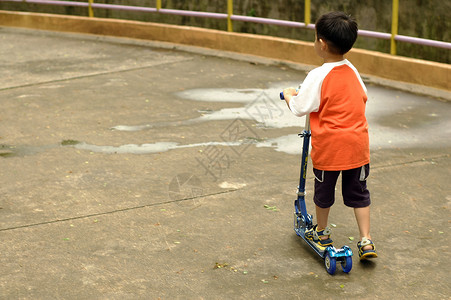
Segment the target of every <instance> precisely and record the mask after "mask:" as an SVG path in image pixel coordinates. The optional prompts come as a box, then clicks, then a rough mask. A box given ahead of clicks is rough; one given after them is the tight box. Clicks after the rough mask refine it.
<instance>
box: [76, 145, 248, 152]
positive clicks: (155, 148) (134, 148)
mask: <svg viewBox="0 0 451 300" xmlns="http://www.w3.org/2000/svg"><path fill="white" fill-rule="evenodd" d="M242 144H243V143H241V142H236V143H235V142H208V143H197V144H187V145H180V144H178V143H174V142H158V143H153V144H141V145H137V144H127V145H121V146H97V145H91V144H87V143H78V144H76V145H73V147H74V148H76V149H80V150H87V151H91V152H97V153H107V154H151V153H161V152H166V151H169V150H174V149H183V148H195V147H206V146H240V145H242Z"/></svg>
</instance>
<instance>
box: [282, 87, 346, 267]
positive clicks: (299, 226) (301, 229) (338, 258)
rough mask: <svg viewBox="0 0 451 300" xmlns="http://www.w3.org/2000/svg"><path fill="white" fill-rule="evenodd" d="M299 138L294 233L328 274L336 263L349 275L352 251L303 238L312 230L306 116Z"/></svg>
mask: <svg viewBox="0 0 451 300" xmlns="http://www.w3.org/2000/svg"><path fill="white" fill-rule="evenodd" d="M280 99H281V100H284V99H285V98H284V95H283V92H281V93H280ZM299 136H300V137H301V138H302V139H303V146H302V160H301V174H300V178H299V186H298V191H297V199H296V200H295V201H294V208H295V211H294V231H295V232H296V234H297V235H298V236H300V237H301V238H302V239H303V240H304V241H305V242H306V243H307V244H308V245H309V246H310V247H311V248H312V249H313V250H314V251H315V252H316V253H317V254H318V255H319V256H320V257H321V258H323V259H324V265H325V266H326V270H327V272H328V273H329V274H331V275H333V274H335V270H336V268H337V262H339V263H341V267H342V269H343V272H345V273H349V272H350V271H351V269H352V250H351V248H349V247H348V246H346V245H345V246H343V247H341V248H339V249H337V248H335V247H334V246H327V247H323V246H320V245H318V244H317V243H314V242H313V241H312V240H309V239H308V238H306V237H305V232H306V231H307V230H309V229H311V228H313V226H314V224H313V222H312V219H313V216H312V215H310V214H308V213H307V207H306V205H305V194H306V193H305V183H306V175H307V163H308V155H309V146H310V137H311V131H310V117H309V115H307V116H306V119H305V128H304V130H303V131H302V133H300V134H299Z"/></svg>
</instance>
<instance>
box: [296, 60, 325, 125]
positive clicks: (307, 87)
mask: <svg viewBox="0 0 451 300" xmlns="http://www.w3.org/2000/svg"><path fill="white" fill-rule="evenodd" d="M326 74H327V73H326ZM324 77H325V75H324V70H323V68H321V67H319V68H316V69H314V70H312V71H310V72H309V73H308V75H307V77H306V78H305V80H304V82H303V83H302V85H301V88H300V89H299V93H298V94H297V95H296V96H293V97H292V98H291V101H290V110H291V112H292V113H293V114H295V115H296V116H298V117H302V116H305V115H307V114H309V113H311V112H315V111H318V109H319V105H320V100H321V86H322V84H323V80H324Z"/></svg>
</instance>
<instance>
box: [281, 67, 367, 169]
mask: <svg viewBox="0 0 451 300" xmlns="http://www.w3.org/2000/svg"><path fill="white" fill-rule="evenodd" d="M312 72H313V73H312ZM312 72H311V73H312V77H313V78H308V77H309V76H310V73H309V75H308V76H307V78H306V80H304V83H303V84H302V86H301V89H300V90H299V94H298V95H297V96H296V97H293V98H292V101H293V100H295V103H293V105H291V103H290V108H291V109H292V111H293V110H294V111H293V112H295V113H296V112H299V111H300V110H302V109H301V108H300V107H302V106H304V107H308V108H307V111H306V113H308V112H310V127H311V131H312V153H311V157H312V162H313V166H314V167H315V168H316V169H318V170H325V171H339V170H349V169H354V168H358V167H361V166H363V165H365V164H367V163H369V162H370V151H369V137H368V123H367V121H366V117H365V104H366V101H367V99H368V98H367V95H366V87H365V85H364V84H363V82H362V80H361V78H360V75H359V74H358V72H357V70H356V69H355V68H354V66H352V64H351V63H350V62H349V61H347V60H344V61H341V62H338V63H327V64H324V65H323V66H321V67H319V68H317V69H315V70H313V71H312ZM313 79H314V80H313ZM318 81H319V83H318ZM304 84H307V85H306V86H304ZM303 90H304V91H307V90H308V91H307V92H305V93H304V96H303V94H302V93H303ZM312 90H313V92H312ZM296 102H297V103H296ZM299 102H301V103H302V102H303V103H302V104H301V105H299ZM297 115H300V114H299V113H297Z"/></svg>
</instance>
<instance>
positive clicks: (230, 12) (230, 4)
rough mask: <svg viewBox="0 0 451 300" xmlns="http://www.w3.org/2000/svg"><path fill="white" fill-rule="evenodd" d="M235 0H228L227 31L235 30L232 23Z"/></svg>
mask: <svg viewBox="0 0 451 300" xmlns="http://www.w3.org/2000/svg"><path fill="white" fill-rule="evenodd" d="M232 15H233V0H227V31H228V32H233V24H232Z"/></svg>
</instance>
